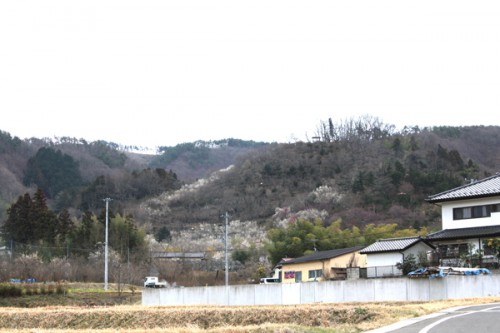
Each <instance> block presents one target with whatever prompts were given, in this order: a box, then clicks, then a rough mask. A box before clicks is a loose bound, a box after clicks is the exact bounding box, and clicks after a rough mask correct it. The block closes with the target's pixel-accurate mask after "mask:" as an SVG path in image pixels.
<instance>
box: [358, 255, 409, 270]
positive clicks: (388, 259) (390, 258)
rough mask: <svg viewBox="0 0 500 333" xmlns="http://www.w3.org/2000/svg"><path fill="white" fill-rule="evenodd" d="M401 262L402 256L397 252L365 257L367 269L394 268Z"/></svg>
mask: <svg viewBox="0 0 500 333" xmlns="http://www.w3.org/2000/svg"><path fill="white" fill-rule="evenodd" d="M402 261H403V254H402V253H399V252H387V253H370V254H367V256H366V266H367V267H379V266H394V265H396V263H398V262H402Z"/></svg>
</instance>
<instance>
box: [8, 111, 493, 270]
mask: <svg viewBox="0 0 500 333" xmlns="http://www.w3.org/2000/svg"><path fill="white" fill-rule="evenodd" d="M499 143H500V128H499V127H494V126H470V127H432V128H419V127H416V126H414V127H405V128H403V129H401V130H396V129H395V127H394V126H393V125H389V124H384V123H383V122H381V121H380V120H379V119H377V118H373V117H370V116H365V117H360V118H358V119H348V120H345V121H341V122H339V123H334V122H333V121H332V120H331V119H328V120H327V121H325V122H321V123H320V124H319V125H318V128H317V129H316V130H315V133H314V136H312V139H311V140H310V141H307V142H302V141H298V142H292V143H262V142H253V141H242V140H238V139H227V140H220V141H211V142H203V141H198V142H193V143H183V144H179V145H177V146H175V147H160V148H159V150H158V152H157V154H155V155H147V154H143V153H137V152H132V151H130V150H128V149H124V147H121V146H119V145H117V144H114V143H108V142H104V141H96V142H87V141H85V140H84V139H74V138H56V139H46V138H45V139H36V138H32V139H29V140H21V139H19V138H17V137H12V136H11V135H10V134H9V133H6V132H0V219H1V222H2V223H1V224H2V226H1V227H2V229H1V230H2V238H3V241H4V244H7V243H8V242H9V241H10V242H11V246H12V244H17V246H18V249H19V251H25V252H26V253H28V252H29V249H31V248H33V247H34V246H39V247H40V248H42V247H43V248H46V249H50V248H54V249H57V251H59V252H61V253H56V252H57V251H56V250H53V251H52V252H51V251H48V252H47V251H45V252H43V253H41V254H40V255H43V256H46V257H47V258H48V257H51V256H62V255H66V256H67V255H68V254H72V255H75V256H79V257H86V258H87V259H88V256H89V255H90V254H91V253H93V251H97V250H98V247H99V245H98V244H102V228H103V209H104V202H103V199H104V198H112V199H113V204H112V207H113V212H112V217H111V223H112V228H114V229H113V230H115V234H114V235H115V236H114V237H115V238H113V240H112V241H111V244H112V247H113V248H114V250H115V251H116V252H117V253H119V254H120V256H121V258H122V259H121V260H124V258H125V252H126V255H127V256H129V255H130V250H131V249H132V250H133V253H139V254H140V253H142V254H144V253H145V252H144V251H145V250H144V249H145V247H146V245H145V239H146V238H147V237H145V235H146V234H150V235H151V236H152V237H154V238H156V240H157V241H162V240H169V239H170V237H171V232H179V231H182V230H185V229H193V227H192V226H194V225H198V224H213V225H216V224H217V225H218V224H220V222H221V215H222V214H223V213H224V212H229V214H230V215H231V219H233V220H239V221H249V222H251V223H253V224H255V225H257V226H259V228H262V229H263V230H267V241H265V242H262V240H259V243H260V244H261V248H265V249H266V251H267V252H266V253H267V255H268V256H269V258H270V261H271V262H276V261H277V260H279V258H281V257H283V256H297V255H302V254H304V253H307V252H308V251H312V250H326V249H330V248H338V247H343V246H352V245H363V244H368V243H369V242H372V241H374V240H376V239H377V238H378V237H390V236H391V235H416V234H425V233H427V232H430V231H434V230H437V229H439V228H440V211H439V209H438V208H437V207H434V206H432V205H430V204H428V203H426V201H425V199H426V198H427V196H429V195H432V194H436V193H439V192H441V191H444V190H447V189H450V188H453V187H456V186H460V185H462V184H464V183H466V182H470V181H472V180H474V179H480V178H484V177H486V176H489V175H491V174H494V173H495V172H497V171H498V168H499V165H500V152H499V149H500V148H499V147H500V145H499ZM23 214H24V215H23ZM19 221H30V222H29V223H34V224H33V225H29V224H25V225H23V223H22V222H19ZM35 221H36V222H35ZM26 223H28V222H26ZM21 225H22V227H21ZM294 228H295V229H294ZM242 232H243V230H242ZM292 234H294V235H295V236H294V237H295V238H293V237H292V238H287V237H289V236H290V235H292ZM116 237H117V238H116ZM124 239H126V240H127V243H126V244H125V243H124ZM256 243H257V240H255V242H253V243H252V244H251V246H255V244H256ZM76 244H78V245H79V246H76ZM240 245H241V244H240ZM291 245H292V246H291ZM125 249H126V250H127V251H125ZM185 250H186V249H185ZM188 250H189V249H188ZM78 251H80V252H81V253H80V254H79V253H78ZM124 251H125V252H124ZM70 252H71V253H70ZM233 255H234V257H233V259H234V260H237V261H238V262H240V263H242V264H244V263H245V261H248V260H250V259H249V258H250V257H251V253H250V252H249V251H248V247H247V249H245V248H244V247H242V246H235V247H234V252H233ZM251 260H255V261H258V260H259V259H258V258H253V259H251Z"/></svg>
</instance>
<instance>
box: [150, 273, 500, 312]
mask: <svg viewBox="0 0 500 333" xmlns="http://www.w3.org/2000/svg"><path fill="white" fill-rule="evenodd" d="M499 295H500V275H480V276H447V277H444V278H437V279H432V280H430V279H409V278H390V279H368V280H348V281H328V282H309V283H290V284H288V283H283V284H281V283H277V284H258V285H236V286H229V287H228V288H226V287H225V286H218V287H194V288H172V289H149V288H146V289H144V290H143V292H142V304H143V305H149V306H161V305H207V304H209V305H272V304H276V305H280V304H282V305H291V304H306V303H319V302H323V303H341V302H373V301H431V300H441V299H458V298H470V297H485V296H499Z"/></svg>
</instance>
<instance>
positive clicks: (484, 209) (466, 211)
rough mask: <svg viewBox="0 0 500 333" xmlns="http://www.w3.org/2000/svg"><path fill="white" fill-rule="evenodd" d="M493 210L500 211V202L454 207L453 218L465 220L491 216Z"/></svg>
mask: <svg viewBox="0 0 500 333" xmlns="http://www.w3.org/2000/svg"><path fill="white" fill-rule="evenodd" d="M492 212H494V213H496V212H500V204H493V205H482V206H471V207H460V208H453V219H454V220H465V219H477V218H481V217H490V216H491V213H492Z"/></svg>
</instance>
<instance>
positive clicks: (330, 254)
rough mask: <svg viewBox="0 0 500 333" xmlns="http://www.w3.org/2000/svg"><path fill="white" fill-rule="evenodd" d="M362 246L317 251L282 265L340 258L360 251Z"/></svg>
mask: <svg viewBox="0 0 500 333" xmlns="http://www.w3.org/2000/svg"><path fill="white" fill-rule="evenodd" d="M362 248H363V247H362V246H356V247H350V248H345V249H336V250H328V251H319V252H315V253H313V254H309V255H307V256H303V257H299V258H295V259H290V260H288V261H286V262H283V263H282V264H283V265H287V264H298V263H303V262H310V261H317V260H327V259H332V258H336V257H340V256H342V255H344V254H348V253H352V252H356V251H359V250H361V249H362Z"/></svg>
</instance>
